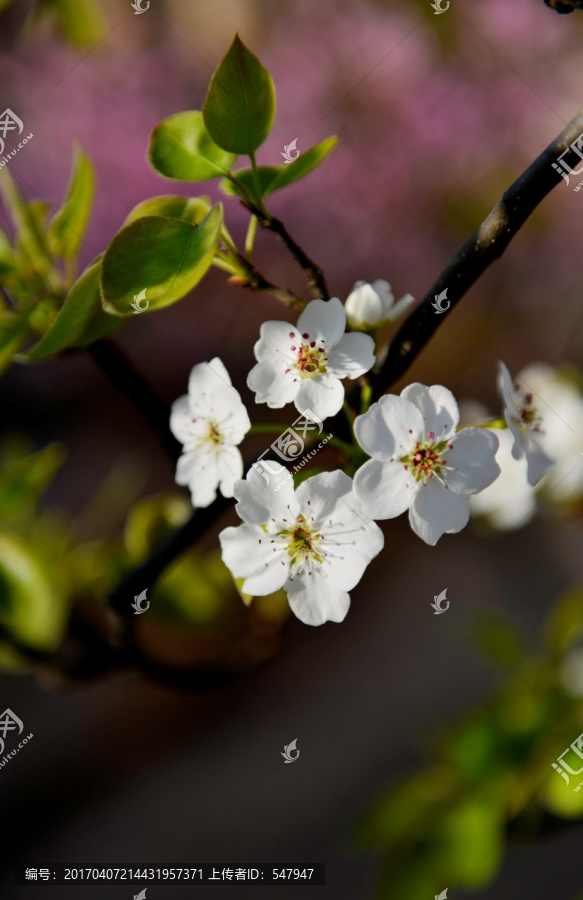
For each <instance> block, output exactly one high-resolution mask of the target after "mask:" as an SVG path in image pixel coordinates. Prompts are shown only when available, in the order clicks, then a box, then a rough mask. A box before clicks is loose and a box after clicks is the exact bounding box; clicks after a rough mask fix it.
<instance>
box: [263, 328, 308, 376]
mask: <svg viewBox="0 0 583 900" xmlns="http://www.w3.org/2000/svg"><path fill="white" fill-rule="evenodd" d="M259 334H260V338H259V340H258V341H257V343H256V344H255V346H254V348H253V352H254V353H255V359H256V360H257V362H274V363H275V362H277V361H278V360H280V359H284V358H285V359H287V358H289V359H291V358H292V357H293V352H292V351H291V349H290V348H291V347H292V346H297V344H298V342H299V341H300V340H301V337H300V334H299V332H298V330H297V328H296V327H295V325H290V324H289V322H279V321H275V320H271V321H269V322H264V323H263V324H262V326H261V328H260V329H259ZM284 368H287V366H285V367H284Z"/></svg>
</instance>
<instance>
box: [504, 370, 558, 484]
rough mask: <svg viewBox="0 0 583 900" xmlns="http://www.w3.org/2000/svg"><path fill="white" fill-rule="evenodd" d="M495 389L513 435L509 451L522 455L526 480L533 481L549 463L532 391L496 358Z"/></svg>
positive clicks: (540, 419)
mask: <svg viewBox="0 0 583 900" xmlns="http://www.w3.org/2000/svg"><path fill="white" fill-rule="evenodd" d="M498 390H499V392H500V395H501V397H502V400H503V401H504V418H505V419H506V424H507V425H508V427H509V429H510V431H511V432H512V434H513V436H514V446H513V448H512V455H513V456H514V458H515V459H521V457H523V456H526V462H527V477H528V483H529V484H537V482H539V481H540V480H541V478H542V477H543V475H544V474H545V472H547V471H548V470H549V469H550V467H551V466H552V464H553V460H552V459H551V458H550V457H549V456H547V454H546V453H545V452H544V450H543V445H542V425H541V423H542V417H541V415H540V413H539V411H538V409H537V407H536V405H535V404H534V402H533V393H532V391H531V390H530V388H528V386H526V385H525V384H524V382H521V381H520V380H519V379H517V382H516V384H513V383H512V377H511V375H510V372H509V371H508V368H507V367H506V365H505V364H504V363H503V362H502V360H499V362H498Z"/></svg>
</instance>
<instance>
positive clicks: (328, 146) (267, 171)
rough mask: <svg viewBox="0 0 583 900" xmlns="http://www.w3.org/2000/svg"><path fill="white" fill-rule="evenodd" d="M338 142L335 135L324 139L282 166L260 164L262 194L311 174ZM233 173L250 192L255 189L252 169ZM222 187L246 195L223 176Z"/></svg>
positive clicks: (258, 170) (235, 193)
mask: <svg viewBox="0 0 583 900" xmlns="http://www.w3.org/2000/svg"><path fill="white" fill-rule="evenodd" d="M337 143H338V138H337V137H336V136H335V135H333V136H332V137H329V138H327V139H326V140H325V141H322V143H321V144H316V146H315V147H310V149H309V150H306V151H305V153H302V154H300V156H298V158H297V159H294V161H293V162H292V163H283V164H282V165H281V166H258V167H257V174H258V177H259V185H260V188H261V194H262V196H265V195H266V194H271V193H272V192H273V191H277V190H279V188H282V187H286V185H288V184H292V183H293V182H294V181H298V180H299V179H300V178H304V176H305V175H309V174H310V172H312V171H313V170H314V169H315V168H316V167H317V166H319V165H320V163H321V162H323V161H324V160H325V159H326V157H327V156H328V154H329V153H330V152H331V151H332V150H333V149H334V147H335V146H336V144H337ZM232 174H233V176H234V177H235V178H237V179H238V180H239V181H240V182H241V184H242V185H243V187H244V188H245V189H246V190H247V191H248V192H252V191H253V189H254V186H255V182H254V180H253V170H252V169H249V168H246V169H238V170H237V171H236V172H233V173H232ZM220 187H221V189H222V190H223V191H224V193H225V194H229V195H231V196H236V195H239V196H244V192H243V191H241V190H240V189H239V188H238V187H237V185H236V184H233V182H232V181H230V180H229V179H228V178H223V179H222V180H221V183H220Z"/></svg>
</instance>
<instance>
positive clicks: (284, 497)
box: [233, 458, 299, 525]
mask: <svg viewBox="0 0 583 900" xmlns="http://www.w3.org/2000/svg"><path fill="white" fill-rule="evenodd" d="M288 475H289V472H288V470H287V469H286V468H285V467H284V466H282V465H281V464H280V463H278V462H275V461H274V460H273V459H265V458H263V459H259V460H257V462H256V463H254V464H253V465H252V467H251V468H250V469H249V471H248V472H247V476H246V478H245V479H242V480H241V481H238V482H237V483H236V484H235V487H234V492H233V493H234V496H235V497H236V498H237V500H238V503H237V506H236V507H235V509H236V510H237V514H238V515H239V516H240V518H241V519H243V521H244V522H248V523H250V524H252V525H265V524H266V523H267V522H268V521H269V520H270V519H272V518H274V519H277V520H278V521H279V520H281V519H282V518H283V517H284V516H285V517H286V518H287V516H288V514H289V513H291V515H292V516H295V515H298V512H299V504H298V502H297V500H296V498H295V496H294V486H293V480H291V479H288ZM276 488H277V490H276Z"/></svg>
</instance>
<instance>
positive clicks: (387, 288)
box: [372, 278, 395, 312]
mask: <svg viewBox="0 0 583 900" xmlns="http://www.w3.org/2000/svg"><path fill="white" fill-rule="evenodd" d="M372 287H373V288H374V289H375V291H376V292H377V294H378V295H379V297H380V298H381V300H382V302H383V309H384V310H385V312H386V311H387V310H388V309H390V307H391V306H392V305H393V303H394V302H395V298H394V296H393V291H392V290H391V285H390V284H389V282H388V281H385V280H384V278H377V280H376V281H373V282H372Z"/></svg>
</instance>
